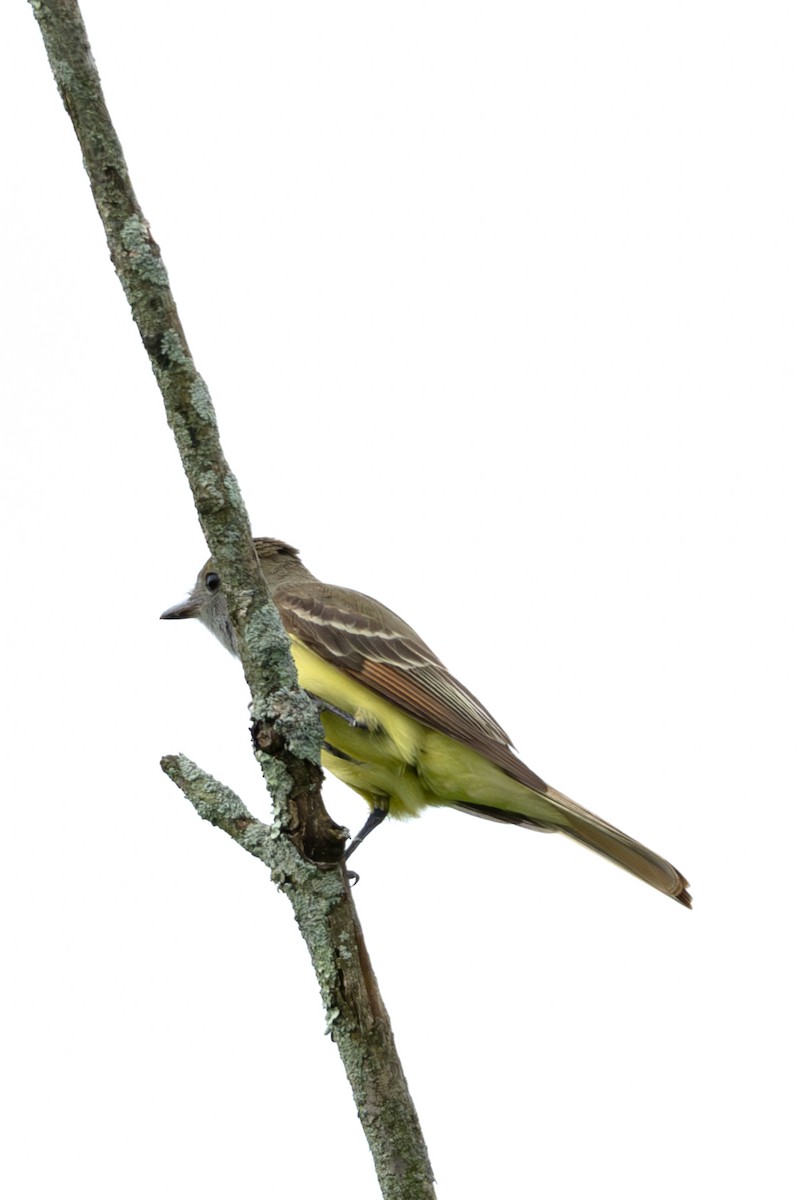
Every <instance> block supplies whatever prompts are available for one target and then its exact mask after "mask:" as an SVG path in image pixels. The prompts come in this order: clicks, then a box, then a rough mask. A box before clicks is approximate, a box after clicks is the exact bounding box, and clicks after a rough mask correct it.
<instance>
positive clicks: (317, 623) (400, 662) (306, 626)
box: [273, 580, 546, 790]
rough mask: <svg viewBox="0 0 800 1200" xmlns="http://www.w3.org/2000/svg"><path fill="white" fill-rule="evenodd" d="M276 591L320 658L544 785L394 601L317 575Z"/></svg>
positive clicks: (289, 624) (285, 616)
mask: <svg viewBox="0 0 800 1200" xmlns="http://www.w3.org/2000/svg"><path fill="white" fill-rule="evenodd" d="M273 599H274V601H275V604H276V606H277V608H278V611H279V613H280V615H281V619H282V620H283V623H284V625H285V626H286V629H287V631H288V632H289V633H290V634H292V635H293V636H294V637H296V638H298V639H299V640H300V641H301V642H303V643H304V644H305V645H306V646H308V648H309V649H310V650H313V651H314V653H315V654H318V655H319V656H320V658H323V659H325V661H326V662H329V663H331V664H332V665H334V666H336V667H338V668H339V670H340V671H342V672H344V674H346V675H349V676H350V678H351V679H355V680H357V681H358V683H361V684H363V685H364V686H365V687H368V688H370V689H371V690H372V691H373V692H376V693H377V694H378V695H379V696H382V697H383V698H384V699H386V700H389V701H390V702H391V703H392V704H396V705H397V706H398V708H401V709H402V710H403V711H404V712H407V713H408V714H409V716H412V717H414V718H415V719H416V720H417V721H420V722H421V723H422V724H423V725H427V726H428V727H429V728H431V729H436V730H438V731H439V732H440V733H446V734H448V735H449V736H450V737H452V738H455V739H456V740H457V741H460V742H464V743H465V744H466V745H467V746H470V747H472V749H474V750H477V751H478V752H479V753H480V754H483V755H485V757H486V758H488V759H490V760H491V761H492V762H494V763H496V764H497V765H498V766H499V767H501V769H502V770H504V771H507V772H508V774H509V775H511V776H512V777H513V778H515V779H518V780H519V781H520V783H523V784H525V786H526V787H533V788H535V789H537V790H543V789H545V788H546V784H545V783H544V782H543V780H541V779H540V778H539V777H538V775H535V774H534V773H533V771H531V770H529V768H528V767H526V766H525V765H524V763H521V762H520V760H519V759H518V758H517V757H516V755H515V754H514V753H513V752H512V750H511V749H510V746H509V741H510V739H509V737H508V734H507V733H505V731H504V730H503V729H502V728H501V727H500V726H499V725H498V723H497V721H495V719H494V717H492V716H491V714H490V713H488V712H487V711H486V709H485V708H484V707H483V705H482V704H481V703H480V701H479V700H477V699H476V697H475V696H473V695H472V693H471V692H470V691H468V690H467V688H465V687H464V685H463V684H461V683H459V682H458V680H457V679H455V678H454V677H453V676H452V675H451V674H450V672H449V671H448V670H447V668H446V667H445V666H444V664H443V663H442V662H441V661H440V660H439V659H438V658H437V657H436V655H435V654H434V653H433V651H432V650H431V649H430V647H429V646H427V645H426V644H425V642H423V641H422V639H421V638H420V637H419V636H418V634H416V633H415V632H414V630H413V629H412V628H411V626H410V625H407V624H406V623H405V621H403V620H401V618H400V617H398V616H397V615H396V613H393V612H392V611H391V609H388V608H385V607H384V605H382V604H379V602H378V601H377V600H373V599H372V598H371V597H369V596H363V595H362V594H361V593H360V592H353V591H350V590H349V589H347V588H340V587H332V586H329V585H327V584H322V583H319V582H318V581H317V580H309V581H308V582H307V583H306V582H305V581H303V583H298V582H297V581H294V582H292V583H291V584H283V585H280V586H279V587H277V588H276V589H275V591H274V593H273Z"/></svg>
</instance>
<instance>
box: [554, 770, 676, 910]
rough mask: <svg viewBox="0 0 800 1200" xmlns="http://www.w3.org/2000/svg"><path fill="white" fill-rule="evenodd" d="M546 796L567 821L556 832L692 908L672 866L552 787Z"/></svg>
mask: <svg viewBox="0 0 800 1200" xmlns="http://www.w3.org/2000/svg"><path fill="white" fill-rule="evenodd" d="M547 795H548V799H550V800H552V801H553V802H554V804H555V805H556V807H557V808H560V809H561V811H562V812H563V813H564V816H565V818H566V822H565V824H563V825H560V826H559V832H561V833H566V835H567V836H568V837H571V838H574V840H575V841H576V842H580V843H581V845H583V846H588V847H589V849H590V850H595V851H596V852H597V853H598V854H602V855H603V857H604V858H608V859H610V860H611V862H613V863H616V864H617V866H619V867H623V868H624V869H625V870H626V871H630V873H631V874H632V875H636V876H637V877H638V878H639V879H643V880H644V882H645V883H649V884H650V886H651V887H654V888H656V889H657V890H658V891H659V892H664V894H665V895H667V896H672V898H673V899H674V900H677V901H678V903H679V904H683V905H685V906H686V908H691V907H692V897H691V896H690V895H689V891H688V888H689V884H688V882H687V880H686V879H684V877H683V875H681V873H680V871H678V870H677V869H676V868H675V867H673V865H672V863H668V862H667V860H666V859H665V858H662V857H661V856H660V855H659V854H656V853H655V852H654V851H653V850H648V848H647V846H643V845H642V844H641V842H637V841H635V840H634V839H633V838H632V837H628V835H627V833H622V831H621V830H619V829H615V828H614V826H613V825H609V824H608V822H607V821H604V820H603V819H602V818H601V817H596V816H595V815H594V813H590V812H588V811H587V809H585V808H581V807H580V805H578V804H575V802H574V801H573V800H570V799H569V797H568V796H565V795H563V793H561V792H557V791H556V790H555V788H551V787H548V789H547Z"/></svg>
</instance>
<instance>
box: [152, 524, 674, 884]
mask: <svg viewBox="0 0 800 1200" xmlns="http://www.w3.org/2000/svg"><path fill="white" fill-rule="evenodd" d="M255 546H256V550H257V552H258V557H259V560H260V562H261V568H262V570H263V572H264V577H265V579H266V581H267V586H268V587H269V590H270V593H271V595H272V599H273V601H274V603H275V606H276V608H277V610H278V612H279V614H280V617H281V620H282V621H283V624H284V626H285V628H286V632H287V633H288V635H289V639H290V641H291V649H292V655H293V657H294V661H295V665H296V667H297V675H298V679H299V681H300V686H301V687H302V688H305V690H306V691H307V692H309V693H310V694H311V695H312V696H314V697H315V698H316V699H317V700H318V701H319V703H320V709H321V714H320V715H321V719H322V724H323V728H324V731H325V745H324V749H323V754H322V762H323V766H324V767H325V768H326V769H327V770H328V771H331V772H332V773H333V774H334V775H336V776H337V777H338V778H339V779H341V780H342V781H343V782H344V783H346V784H348V785H349V786H350V787H352V788H353V789H354V790H355V791H357V792H358V793H359V794H360V795H361V796H363V797H364V799H365V800H366V801H367V803H368V804H369V806H370V809H371V810H372V811H371V814H370V818H369V820H368V821H367V824H366V825H365V827H364V829H363V830H362V831H361V833H360V834H359V835H358V837H357V838H355V839H354V840H353V842H352V843H351V847H350V849H354V848H355V846H356V845H357V844H358V842H359V841H361V840H362V839H363V837H365V836H366V834H367V833H368V832H369V830H370V829H372V828H374V826H375V825H377V824H378V823H379V822H380V820H381V819H382V818H383V817H384V816H385V815H386V814H387V813H389V814H391V815H392V816H395V817H409V816H416V815H417V814H418V813H419V812H420V810H421V809H422V808H424V807H425V805H426V804H445V805H449V806H450V807H452V808H459V809H461V810H462V811H463V812H469V813H474V814H476V815H477V816H479V817H488V818H490V819H492V820H496V821H506V822H508V823H509V824H511V825H524V826H526V827H527V828H529V829H539V830H549V831H551V830H556V831H558V832H559V833H565V834H567V836H568V837H571V838H573V839H574V840H575V841H577V842H581V843H582V844H583V845H584V846H588V847H589V848H590V849H592V850H596V851H597V852H598V853H599V854H602V855H603V856H604V857H605V858H608V859H610V860H611V861H612V862H614V863H617V865H618V866H620V867H624V868H625V870H627V871H630V872H631V873H632V874H633V875H637V876H638V877H639V878H640V879H643V880H644V881H645V883H649V884H650V885H651V886H652V887H654V888H657V889H658V891H660V892H664V893H665V894H666V895H667V896H672V897H673V899H675V900H677V901H678V902H679V903H680V904H684V905H686V907H687V908H691V904H692V900H691V896H690V895H689V893H688V891H687V890H686V889H687V887H688V884H687V882H686V880H685V879H684V877H683V876H682V875H681V873H680V871H677V870H676V869H675V867H673V866H671V865H670V863H668V862H666V860H665V859H663V858H660V857H659V856H658V855H657V854H654V853H653V851H652V850H648V849H647V848H646V847H645V846H642V845H640V843H639V842H635V841H634V840H633V838H630V837H628V835H627V834H625V833H621V832H620V830H619V829H615V828H614V827H613V825H609V824H607V823H606V822H605V821H603V820H602V819H601V818H600V817H596V816H595V815H594V813H590V812H588V811H587V810H586V809H585V808H581V807H580V805H578V804H576V803H575V802H574V800H570V799H569V797H568V796H565V795H563V793H561V792H557V791H556V790H555V788H552V787H549V786H548V784H546V783H545V782H544V780H542V779H540V778H539V776H538V775H534V773H533V771H531V770H530V769H529V768H528V767H526V766H525V764H524V763H523V762H521V761H520V760H519V759H518V758H517V757H516V755H515V754H514V753H513V751H512V749H511V747H510V744H509V739H508V736H507V735H506V734H505V733H504V732H503V730H502V729H501V728H500V726H499V725H498V724H497V722H496V721H495V719H494V717H492V716H490V715H489V713H488V712H487V711H486V709H485V708H484V707H483V705H482V704H480V702H479V701H478V700H476V698H475V697H474V696H473V695H472V693H471V692H468V691H467V689H466V688H465V687H464V686H463V684H461V683H459V682H458V680H457V679H454V678H453V676H452V675H451V674H450V672H449V671H448V670H447V668H446V667H445V666H444V665H443V664H442V663H441V662H440V661H439V659H438V658H437V657H436V655H435V654H434V653H433V651H432V650H430V649H429V648H428V646H426V644H425V643H424V642H423V640H422V638H420V637H419V635H418V634H416V633H415V632H414V630H413V629H412V628H411V626H410V625H406V623H405V621H402V620H401V619H400V617H398V616H396V615H395V613H393V612H392V611H391V609H388V608H385V607H384V605H383V604H379V603H378V601H377V600H373V599H371V598H370V597H369V596H363V595H362V594H361V593H360V592H353V591H351V590H350V589H349V588H343V587H336V586H333V585H331V584H328V583H322V582H320V580H319V579H316V578H315V577H314V576H313V575H312V574H311V572H310V571H309V570H307V568H306V567H305V566H304V565H303V563H302V562H301V561H300V559H299V557H298V552H297V550H295V549H294V548H293V547H292V546H287V545H286V543H285V542H280V541H277V540H276V539H275V538H256V539H255ZM162 617H164V618H166V619H169V620H175V619H179V618H182V617H199V618H200V620H201V621H202V622H203V624H204V625H207V626H208V628H209V629H210V630H211V632H212V633H214V634H215V635H216V636H217V637H218V638H219V640H220V641H221V642H222V644H223V645H224V646H226V647H227V648H228V650H230V651H231V653H232V654H236V653H237V647H236V637H235V635H234V632H233V629H232V627H231V624H230V620H229V617H228V607H227V604H226V601H225V597H224V595H223V593H222V589H221V588H220V579H219V575H217V573H216V571H215V570H214V566H213V563H212V562H211V561H209V562H207V563H206V565H205V566H204V567H203V569H202V570H201V572H200V574H199V575H198V577H197V582H196V584H195V586H194V589H193V591H192V592H191V594H190V595H189V597H188V599H186V600H184V601H182V602H181V603H180V604H176V605H174V606H173V607H172V608H168V609H167V611H166V612H165V613H162ZM348 853H349V851H348Z"/></svg>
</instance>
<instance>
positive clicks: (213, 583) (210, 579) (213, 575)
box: [206, 571, 219, 592]
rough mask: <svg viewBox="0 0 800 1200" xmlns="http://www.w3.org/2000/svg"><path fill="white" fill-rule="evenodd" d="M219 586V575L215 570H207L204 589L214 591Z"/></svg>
mask: <svg viewBox="0 0 800 1200" xmlns="http://www.w3.org/2000/svg"><path fill="white" fill-rule="evenodd" d="M218 587H219V575H218V574H217V572H216V571H209V572H208V574H207V575H206V591H208V592H215V591H216V590H217V588H218Z"/></svg>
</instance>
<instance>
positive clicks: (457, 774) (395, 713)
mask: <svg viewBox="0 0 800 1200" xmlns="http://www.w3.org/2000/svg"><path fill="white" fill-rule="evenodd" d="M292 655H293V657H294V661H295V664H296V666H297V675H298V679H299V681H300V686H301V687H303V688H305V689H306V691H308V692H310V693H311V694H312V695H314V696H316V697H318V699H320V700H323V701H325V702H326V703H327V704H331V705H333V706H334V707H335V708H338V709H341V710H342V712H346V713H349V714H351V715H352V716H353V718H354V720H355V721H357V722H358V723H359V724H358V726H356V727H353V726H352V725H350V724H348V722H347V721H345V720H344V719H343V718H342V717H338V716H336V714H335V713H330V712H323V713H322V724H323V728H324V730H325V740H326V742H327V743H328V746H329V747H330V749H326V750H325V751H323V755H322V763H323V766H324V767H325V769H326V770H328V771H330V772H331V773H332V774H333V775H335V776H336V777H337V779H341V780H342V782H343V783H346V784H347V785H348V786H349V787H351V788H353V789H354V791H356V792H358V793H359V794H360V795H361V796H363V797H364V799H365V800H366V801H367V803H368V804H369V805H370V806H371V807H375V806H376V805H379V806H381V807H386V805H387V800H388V808H389V812H390V814H391V815H392V816H395V817H410V816H417V815H418V814H419V812H420V810H421V809H422V808H424V807H425V806H426V805H427V804H458V803H464V802H471V803H473V804H481V805H486V806H488V807H490V808H499V809H501V810H502V809H505V810H506V811H508V812H515V813H524V814H526V815H528V816H530V817H531V818H533V819H534V820H537V819H538V820H546V821H548V822H552V820H553V810H552V805H551V804H550V803H549V802H548V801H547V800H546V799H545V797H544V796H539V795H538V793H536V792H533V791H531V789H530V788H526V787H524V786H523V785H522V784H521V783H518V782H517V781H516V780H514V779H512V778H511V777H510V776H509V775H506V773H505V772H504V771H501V769H500V768H499V767H497V766H495V764H494V763H492V762H489V760H488V759H486V758H484V757H483V756H482V755H481V754H478V753H477V752H476V751H474V750H472V749H470V747H469V746H466V745H464V744H463V743H462V742H458V741H456V740H455V739H454V738H451V737H448V736H447V735H446V734H444V733H439V732H438V731H437V730H434V729H429V728H428V727H427V726H425V725H422V724H421V723H420V722H419V721H417V720H415V719H414V718H413V717H410V716H408V715H407V714H406V713H404V712H403V711H402V710H401V709H398V708H396V707H395V706H394V705H393V704H390V703H389V702H388V701H386V700H384V699H382V698H381V697H380V696H378V695H377V694H376V693H375V692H372V691H370V690H369V688H365V687H363V686H362V685H361V684H359V683H356V682H355V680H352V679H350V678H349V677H348V676H347V675H344V674H343V673H342V672H341V671H339V670H337V669H336V668H335V667H333V666H331V665H330V664H329V663H327V662H325V661H324V660H323V659H321V658H320V657H319V656H318V655H316V654H314V653H313V651H311V650H309V649H308V648H307V647H306V646H304V645H302V644H301V643H299V642H295V641H293V642H292ZM343 755H344V756H346V757H342V756H343Z"/></svg>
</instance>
